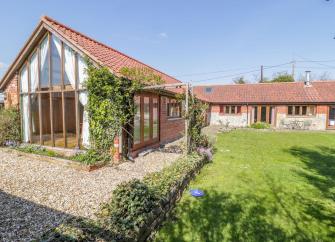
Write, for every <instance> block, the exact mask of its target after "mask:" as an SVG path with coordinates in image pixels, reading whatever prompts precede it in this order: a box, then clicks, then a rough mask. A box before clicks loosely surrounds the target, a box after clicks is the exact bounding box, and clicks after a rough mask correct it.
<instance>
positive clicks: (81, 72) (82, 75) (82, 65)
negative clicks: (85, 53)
mask: <svg viewBox="0 0 335 242" xmlns="http://www.w3.org/2000/svg"><path fill="white" fill-rule="evenodd" d="M77 59H78V79H79V88H83V85H84V84H85V82H86V79H87V73H86V69H87V65H86V62H85V60H84V59H83V57H81V56H80V55H78V58H77Z"/></svg>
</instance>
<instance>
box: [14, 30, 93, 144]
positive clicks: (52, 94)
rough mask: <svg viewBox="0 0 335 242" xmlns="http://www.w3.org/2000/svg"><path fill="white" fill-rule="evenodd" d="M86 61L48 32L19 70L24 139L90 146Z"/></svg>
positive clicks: (42, 142) (41, 142) (31, 141)
mask: <svg viewBox="0 0 335 242" xmlns="http://www.w3.org/2000/svg"><path fill="white" fill-rule="evenodd" d="M86 77H87V75H86V63H85V61H84V59H83V57H82V56H80V55H79V54H78V53H76V52H75V51H74V50H73V49H72V48H71V47H70V46H68V45H67V44H65V43H64V42H62V41H61V40H60V39H59V38H57V37H56V36H54V35H52V34H50V33H48V34H46V36H44V37H43V38H42V39H41V40H40V42H39V43H38V44H37V46H36V48H35V49H34V50H33V51H32V54H31V55H30V56H29V57H28V59H27V60H26V61H25V64H24V65H23V67H22V68H21V71H20V95H21V113H22V126H23V127H22V130H23V132H22V133H23V134H22V135H23V141H24V142H30V143H37V144H41V145H49V146H58V147H65V148H75V147H77V148H80V147H89V123H88V113H87V111H86V105H87V100H88V99H87V92H86V90H85V89H83V88H84V85H83V84H84V82H85V81H86Z"/></svg>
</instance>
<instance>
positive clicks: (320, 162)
mask: <svg viewBox="0 0 335 242" xmlns="http://www.w3.org/2000/svg"><path fill="white" fill-rule="evenodd" d="M288 152H289V153H290V154H292V155H294V156H296V157H298V158H299V159H300V160H301V161H302V162H303V163H304V164H305V169H303V170H299V171H297V173H298V174H299V175H300V176H302V177H304V178H305V179H306V180H307V181H308V182H309V183H310V184H311V185H313V186H314V187H316V188H317V189H319V190H320V191H321V192H322V194H323V196H324V197H325V198H329V199H332V200H333V201H335V189H334V188H335V149H334V148H329V147H325V146H318V147H317V149H308V148H305V147H298V146H294V147H292V148H291V149H289V150H288Z"/></svg>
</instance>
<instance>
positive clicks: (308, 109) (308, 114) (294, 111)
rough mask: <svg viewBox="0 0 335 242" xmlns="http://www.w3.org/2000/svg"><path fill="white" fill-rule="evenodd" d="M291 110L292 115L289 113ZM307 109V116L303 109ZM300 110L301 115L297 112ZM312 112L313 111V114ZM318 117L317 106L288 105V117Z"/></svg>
mask: <svg viewBox="0 0 335 242" xmlns="http://www.w3.org/2000/svg"><path fill="white" fill-rule="evenodd" d="M290 108H292V114H290V113H289V110H290ZM304 108H306V114H303V109H304ZM297 109H298V110H299V114H297V113H296V110H297ZM311 110H313V111H312V112H311ZM315 115H316V105H288V106H287V116H288V117H314V116H315Z"/></svg>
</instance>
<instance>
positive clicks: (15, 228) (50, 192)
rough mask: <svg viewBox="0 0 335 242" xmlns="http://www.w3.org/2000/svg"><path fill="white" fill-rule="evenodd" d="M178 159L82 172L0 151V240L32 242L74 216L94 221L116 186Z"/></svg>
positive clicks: (161, 156)
mask: <svg viewBox="0 0 335 242" xmlns="http://www.w3.org/2000/svg"><path fill="white" fill-rule="evenodd" d="M179 156H180V154H176V153H166V152H164V151H155V152H152V153H150V154H148V155H147V156H144V157H140V158H137V159H136V160H135V162H126V163H122V164H120V165H119V166H117V167H104V168H101V169H99V170H96V171H93V172H90V173H88V172H84V171H78V170H75V169H71V168H68V167H63V166H61V165H58V164H52V163H49V162H44V161H38V160H34V159H32V158H28V157H25V156H20V155H18V154H16V153H12V152H10V151H7V150H4V149H0V241H30V240H31V239H32V238H36V237H38V236H40V235H41V234H42V233H43V232H45V231H46V230H48V229H50V228H52V227H54V226H56V225H58V224H60V223H61V222H63V221H64V220H65V219H67V218H70V217H72V216H81V217H87V218H94V217H95V215H94V214H95V212H96V211H97V210H98V208H99V205H100V204H101V203H102V202H106V201H107V200H108V199H109V198H110V195H111V192H112V190H113V189H114V188H115V187H116V186H117V184H119V183H121V182H123V181H127V180H130V179H132V178H142V177H143V176H144V175H145V174H147V173H150V172H154V171H159V170H161V169H162V168H163V167H165V166H167V165H169V164H171V163H172V162H174V161H175V160H176V159H177V158H178V157H179Z"/></svg>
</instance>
